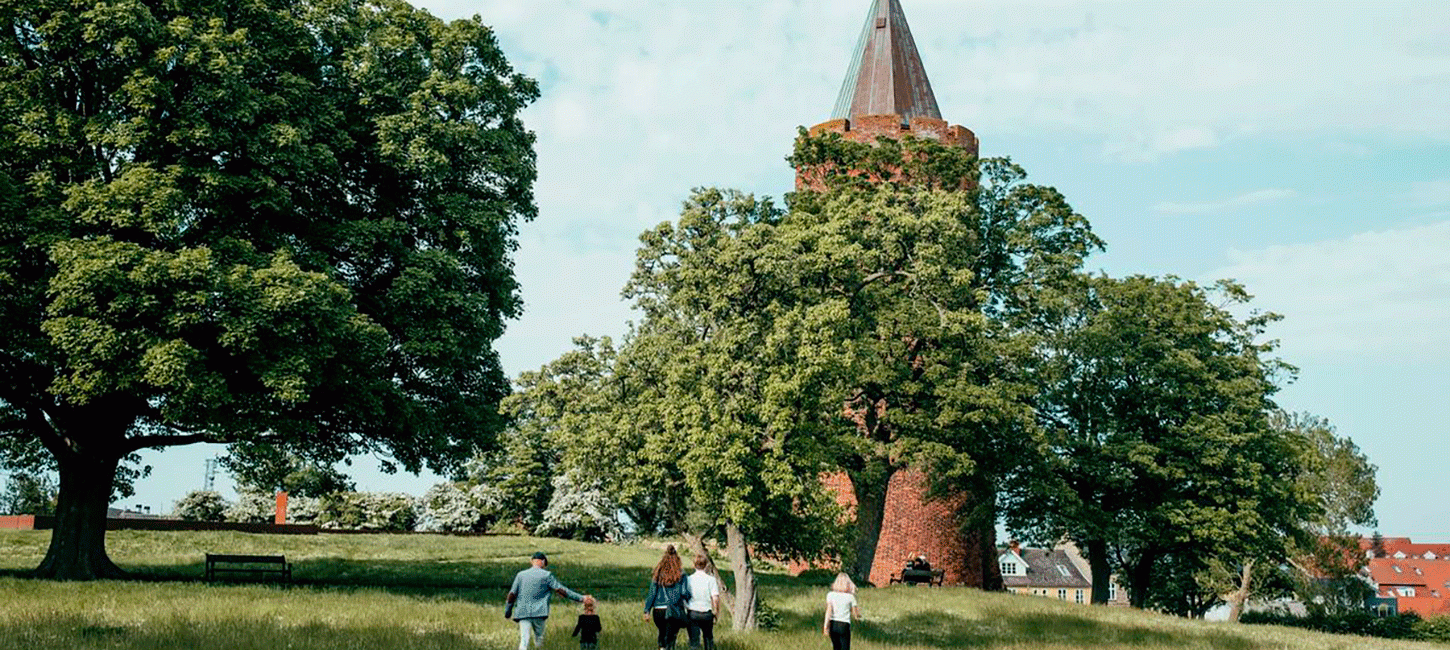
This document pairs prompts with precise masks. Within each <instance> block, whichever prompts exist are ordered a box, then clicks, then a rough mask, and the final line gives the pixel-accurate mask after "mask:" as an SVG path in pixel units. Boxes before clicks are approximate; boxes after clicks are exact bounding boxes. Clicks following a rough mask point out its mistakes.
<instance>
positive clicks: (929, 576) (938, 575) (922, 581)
mask: <svg viewBox="0 0 1450 650" xmlns="http://www.w3.org/2000/svg"><path fill="white" fill-rule="evenodd" d="M946 575H947V572H946V569H903V570H902V571H901V573H898V574H895V575H893V576H891V583H890V584H893V585H894V584H897V583H905V584H908V585H927V586H929V587H940V586H942V582H944V581H945V580H946Z"/></svg>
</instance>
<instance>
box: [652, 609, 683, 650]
mask: <svg viewBox="0 0 1450 650" xmlns="http://www.w3.org/2000/svg"><path fill="white" fill-rule="evenodd" d="M651 611H652V612H653V614H654V621H655V627H656V628H659V631H660V635H659V646H658V647H661V648H664V649H665V650H674V648H675V639H676V638H678V637H679V636H680V628H682V627H684V626H685V622H684V621H682V620H680V619H677V618H670V617H669V614H667V613H666V612H668V611H670V610H668V609H665V608H663V607H656V608H654V609H653V610H651Z"/></svg>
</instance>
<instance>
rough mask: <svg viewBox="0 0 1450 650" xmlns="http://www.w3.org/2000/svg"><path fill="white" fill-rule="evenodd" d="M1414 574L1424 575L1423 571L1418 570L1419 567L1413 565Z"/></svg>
mask: <svg viewBox="0 0 1450 650" xmlns="http://www.w3.org/2000/svg"><path fill="white" fill-rule="evenodd" d="M1415 575H1417V576H1422V575H1425V572H1424V571H1421V570H1420V567H1415Z"/></svg>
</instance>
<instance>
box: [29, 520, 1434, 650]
mask: <svg viewBox="0 0 1450 650" xmlns="http://www.w3.org/2000/svg"><path fill="white" fill-rule="evenodd" d="M47 541H48V533H33V532H14V531H5V532H0V573H8V574H9V575H8V576H6V577H0V649H5V650H9V649H11V648H14V649H15V650H21V649H26V650H29V649H34V650H75V649H79V650H91V649H94V650H112V649H114V650H150V649H161V648H166V649H194V650H282V649H293V648H295V649H308V650H313V649H315V650H375V649H376V650H404V649H407V650H414V649H418V650H462V649H470V650H476V649H480V648H490V649H492V648H500V649H509V648H514V647H516V646H517V643H518V636H517V634H518V633H517V628H516V626H515V625H514V624H513V623H511V622H509V621H507V620H505V619H504V618H503V616H502V614H503V610H502V602H503V594H504V593H505V592H506V591H507V589H508V585H509V583H510V581H511V579H512V577H513V574H514V572H516V571H517V570H518V569H520V568H522V567H523V566H525V565H526V564H527V558H528V556H529V554H531V553H533V552H534V551H535V550H543V551H545V552H546V553H548V554H549V558H550V561H551V566H550V568H551V569H553V570H555V573H556V574H557V575H558V576H559V577H560V579H561V580H562V581H563V582H564V583H565V584H567V585H569V586H570V587H572V588H574V589H576V590H578V591H580V592H587V593H592V594H594V595H595V596H596V597H597V598H599V599H600V615H601V618H602V619H603V623H604V634H603V635H602V642H603V643H602V644H601V647H603V648H606V649H608V650H622V649H640V650H648V649H649V648H653V647H654V642H655V640H654V627H653V625H651V624H649V623H646V622H644V621H643V620H641V619H642V617H641V614H642V613H643V603H642V601H643V596H644V588H645V585H646V582H647V580H648V578H647V575H648V569H649V567H650V566H652V565H653V563H654V562H655V560H657V559H658V554H659V552H658V550H657V549H655V548H652V547H650V546H646V545H634V546H606V545H594V544H582V543H573V542H564V541H560V540H544V539H533V538H525V537H496V538H459V537H442V536H423V535H414V536H386V535H320V536H305V537H286V536H264V535H248V534H242V533H213V532H205V533H202V532H198V533H176V532H140V531H120V532H114V533H112V534H111V535H110V542H109V550H110V553H111V555H112V558H113V559H114V560H115V561H116V562H117V563H118V564H120V565H121V566H122V567H124V568H126V569H128V570H131V571H133V572H135V574H136V576H137V578H138V580H134V581H127V582H96V583H54V582H42V581H35V580H29V579H25V578H23V577H21V572H22V571H23V570H25V569H29V568H31V567H33V566H34V565H35V564H36V563H38V562H39V560H40V558H41V556H42V555H43V553H44V550H45V544H46V542H47ZM206 552H214V553H267V554H285V555H286V556H287V559H288V560H289V561H290V562H293V563H294V572H295V575H296V576H297V581H298V582H297V584H296V585H293V586H290V587H289V586H280V585H275V584H251V583H246V582H227V583H216V584H207V583H204V582H202V581H201V580H200V576H201V574H202V557H203V555H204V554H205V553H206ZM761 580H762V598H763V599H764V601H765V602H766V603H767V604H768V605H769V606H770V607H771V608H773V609H774V610H776V611H777V612H778V613H779V621H780V627H779V629H777V630H774V631H769V632H765V631H762V632H754V633H748V634H747V633H734V632H731V631H729V629H728V628H729V623H728V621H725V622H722V624H721V625H720V626H719V627H720V628H721V629H720V630H719V631H718V632H717V638H718V639H719V643H718V646H719V648H720V649H721V650H807V649H809V650H822V649H824V648H829V647H830V643H829V642H828V641H827V640H826V639H825V638H824V637H823V636H822V635H821V632H820V629H821V607H822V600H823V594H824V586H823V585H821V584H820V582H821V579H820V578H816V579H814V580H813V579H809V578H808V579H804V580H802V579H796V578H790V577H788V576H785V575H781V574H778V573H766V574H764V575H762V576H761ZM859 598H860V600H861V603H862V606H863V609H864V619H865V620H863V621H861V622H859V623H858V624H857V625H856V626H855V631H854V641H855V643H854V647H856V648H860V649H862V650H872V649H889V650H915V649H918V648H994V649H997V648H999V649H1014V650H1049V649H1050V650H1069V649H1074V650H1097V649H1104V650H1105V649H1110V648H1142V649H1148V650H1279V649H1286V650H1298V649H1304V650H1309V649H1314V650H1318V649H1320V648H1327V649H1340V650H1351V649H1359V648H1368V649H1377V648H1383V649H1387V650H1389V649H1409V648H1431V647H1434V646H1430V645H1428V644H1413V643H1403V642H1398V643H1397V642H1388V641H1382V640H1374V639H1365V638H1358V637H1336V636H1331V635H1325V634H1317V633H1311V632H1303V631H1297V630H1288V629H1284V628H1273V627H1257V626H1232V625H1225V624H1206V623H1202V622H1196V621H1186V620H1181V619H1175V618H1171V617H1165V616H1159V615H1155V614H1148V613H1143V612H1135V611H1128V610H1118V609H1105V608H1094V607H1086V606H1082V605H1074V604H1070V603H1064V602H1059V601H1054V600H1047V599H1042V598H1035V597H1028V596H1013V595H1008V594H985V593H981V592H978V591H974V590H970V589H961V588H944V589H930V588H912V587H901V586H897V587H891V588H888V589H866V590H862V592H861V593H860V594H859ZM577 612H578V606H577V605H576V604H574V603H572V602H568V601H562V602H561V601H559V600H556V601H555V604H554V610H553V616H552V617H551V619H550V621H549V632H548V636H547V641H546V643H545V648H548V649H553V650H563V649H566V648H575V647H577V643H576V640H575V639H571V638H570V637H569V630H570V628H571V627H572V626H573V623H574V618H575V615H576V614H577ZM680 643H681V647H682V648H683V647H684V635H683V634H682V635H681V639H680Z"/></svg>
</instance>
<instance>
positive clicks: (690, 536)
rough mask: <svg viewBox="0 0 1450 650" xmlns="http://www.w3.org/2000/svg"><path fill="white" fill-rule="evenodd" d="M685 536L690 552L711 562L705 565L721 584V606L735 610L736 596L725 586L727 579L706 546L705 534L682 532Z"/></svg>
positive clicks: (728, 609) (707, 571)
mask: <svg viewBox="0 0 1450 650" xmlns="http://www.w3.org/2000/svg"><path fill="white" fill-rule="evenodd" d="M681 535H682V536H684V538H685V546H687V547H689V549H690V553H691V554H693V555H694V556H695V557H703V558H705V560H706V561H708V562H709V564H708V565H706V566H705V573H708V574H710V575H712V576H714V577H715V582H716V584H718V585H719V586H720V607H721V608H722V609H724V610H727V611H730V612H734V611H735V596H733V595H732V594H731V593H730V588H729V587H726V586H725V581H724V580H723V579H721V578H720V568H719V567H717V566H715V558H714V557H712V556H711V555H710V549H709V548H707V547H706V546H705V536H704V535H696V534H694V533H692V532H689V531H685V532H684V533H681Z"/></svg>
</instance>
